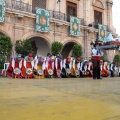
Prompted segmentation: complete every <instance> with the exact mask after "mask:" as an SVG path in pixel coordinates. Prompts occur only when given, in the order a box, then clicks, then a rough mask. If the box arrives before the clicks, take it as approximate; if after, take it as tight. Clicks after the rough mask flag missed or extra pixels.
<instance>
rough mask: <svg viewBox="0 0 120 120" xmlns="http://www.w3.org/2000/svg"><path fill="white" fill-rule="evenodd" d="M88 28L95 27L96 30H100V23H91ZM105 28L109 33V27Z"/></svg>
mask: <svg viewBox="0 0 120 120" xmlns="http://www.w3.org/2000/svg"><path fill="white" fill-rule="evenodd" d="M88 26H89V27H94V28H96V29H99V28H98V23H95V22H93V23H90V24H89V25H88ZM105 26H106V27H107V31H109V28H108V26H107V25H105Z"/></svg>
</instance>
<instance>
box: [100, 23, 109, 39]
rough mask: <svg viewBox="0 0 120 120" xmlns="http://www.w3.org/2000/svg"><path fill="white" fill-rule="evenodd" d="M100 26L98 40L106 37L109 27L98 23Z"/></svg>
mask: <svg viewBox="0 0 120 120" xmlns="http://www.w3.org/2000/svg"><path fill="white" fill-rule="evenodd" d="M98 28H99V32H98V40H101V41H104V40H105V39H106V30H107V27H106V26H105V25H101V24H98Z"/></svg>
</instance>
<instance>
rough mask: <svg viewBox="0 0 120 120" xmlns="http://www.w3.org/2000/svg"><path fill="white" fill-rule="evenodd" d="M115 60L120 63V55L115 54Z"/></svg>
mask: <svg viewBox="0 0 120 120" xmlns="http://www.w3.org/2000/svg"><path fill="white" fill-rule="evenodd" d="M113 61H114V62H117V63H118V64H120V55H118V54H117V55H115V56H114V60H113Z"/></svg>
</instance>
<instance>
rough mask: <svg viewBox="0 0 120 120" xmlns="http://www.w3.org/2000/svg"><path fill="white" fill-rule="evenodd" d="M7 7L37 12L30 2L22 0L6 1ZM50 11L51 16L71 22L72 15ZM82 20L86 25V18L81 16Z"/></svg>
mask: <svg viewBox="0 0 120 120" xmlns="http://www.w3.org/2000/svg"><path fill="white" fill-rule="evenodd" d="M6 8H10V9H15V10H20V11H24V12H28V13H33V14H36V10H35V7H33V6H32V5H30V4H28V3H24V2H22V1H16V0H12V1H11V3H6ZM49 11H50V18H54V19H59V20H63V21H66V22H70V15H67V14H64V13H61V12H59V11H51V10H49ZM80 20H81V25H84V20H83V19H81V18H80Z"/></svg>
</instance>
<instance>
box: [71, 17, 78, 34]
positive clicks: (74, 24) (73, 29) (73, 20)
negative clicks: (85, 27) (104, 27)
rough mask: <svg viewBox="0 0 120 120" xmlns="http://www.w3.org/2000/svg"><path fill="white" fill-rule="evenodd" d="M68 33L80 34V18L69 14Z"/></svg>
mask: <svg viewBox="0 0 120 120" xmlns="http://www.w3.org/2000/svg"><path fill="white" fill-rule="evenodd" d="M70 35H72V36H80V19H79V18H77V17H72V16H70Z"/></svg>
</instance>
